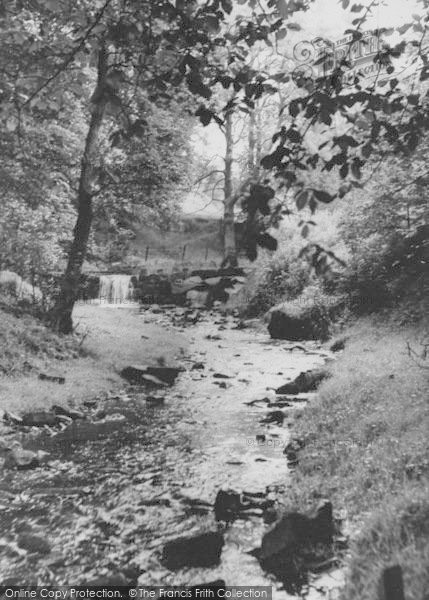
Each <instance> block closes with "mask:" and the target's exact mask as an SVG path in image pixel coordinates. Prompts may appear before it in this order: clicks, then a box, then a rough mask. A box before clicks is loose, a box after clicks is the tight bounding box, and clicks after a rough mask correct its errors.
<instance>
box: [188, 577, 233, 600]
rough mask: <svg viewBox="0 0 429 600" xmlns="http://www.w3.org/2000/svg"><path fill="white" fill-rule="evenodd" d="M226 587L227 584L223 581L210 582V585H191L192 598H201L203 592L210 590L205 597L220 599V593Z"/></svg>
mask: <svg viewBox="0 0 429 600" xmlns="http://www.w3.org/2000/svg"><path fill="white" fill-rule="evenodd" d="M225 587H226V583H225V581H224V580H223V579H215V580H214V581H210V582H209V583H198V584H197V585H191V586H190V588H189V589H190V590H191V594H192V595H191V598H196V597H198V596H200V592H201V590H208V593H207V595H206V596H205V597H207V598H218V597H220V596H218V591H219V590H223V589H225Z"/></svg>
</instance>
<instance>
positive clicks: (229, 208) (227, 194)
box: [222, 110, 237, 266]
mask: <svg viewBox="0 0 429 600" xmlns="http://www.w3.org/2000/svg"><path fill="white" fill-rule="evenodd" d="M225 139H226V152H225V171H224V176H225V181H224V213H223V215H224V216H223V251H224V259H223V263H222V265H224V266H227V265H228V266H236V265H237V248H236V243H235V229H234V205H235V202H236V197H235V196H234V194H233V191H232V165H233V162H234V157H233V146H234V140H233V137H232V111H231V110H230V111H228V112H227V114H226V116H225Z"/></svg>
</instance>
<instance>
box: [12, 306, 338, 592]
mask: <svg viewBox="0 0 429 600" xmlns="http://www.w3.org/2000/svg"><path fill="white" fill-rule="evenodd" d="M102 310H109V309H108V308H103V309H102ZM110 310H127V311H131V312H132V313H133V314H135V319H136V327H139V325H141V326H142V327H143V324H144V323H149V322H150V323H156V324H158V325H161V326H162V327H163V328H165V329H166V330H170V331H175V330H178V331H184V332H185V334H186V336H187V337H188V339H189V345H188V347H187V348H186V349H185V350H183V351H182V352H181V353H180V355H179V356H178V357H177V362H178V364H180V365H181V366H182V367H183V368H184V370H183V372H182V373H180V375H179V377H178V378H177V380H176V383H175V385H174V386H173V387H171V388H168V389H166V390H164V389H163V390H162V394H160V392H156V393H154V395H155V397H160V396H161V395H162V396H164V402H163V403H158V402H157V401H156V398H155V399H154V400H153V401H152V402H151V403H148V402H147V392H144V391H143V390H142V389H141V388H139V387H138V386H127V385H126V384H124V391H122V392H120V393H118V394H117V395H113V396H109V397H107V398H105V399H103V400H100V399H98V400H94V403H88V404H87V406H86V407H85V409H84V410H85V411H86V413H87V416H88V419H87V420H80V421H75V422H74V423H73V425H72V426H70V427H67V428H64V430H63V431H60V432H56V433H55V434H52V432H49V431H44V432H40V431H37V432H34V431H31V432H29V433H26V434H23V436H22V439H23V440H24V439H25V442H26V447H29V448H34V449H36V448H37V449H39V450H40V449H42V450H44V451H47V452H49V455H50V457H51V460H50V461H49V463H47V464H46V466H42V467H41V468H38V469H34V470H31V471H8V472H6V471H4V476H3V480H2V482H1V486H0V508H1V515H2V516H1V518H0V580H1V582H2V584H3V585H4V584H5V582H6V583H8V584H16V585H24V584H26V585H30V584H33V585H35V584H39V585H40V584H43V585H48V584H52V585H62V584H70V583H87V584H93V585H95V584H97V583H100V582H102V583H106V582H109V581H110V582H111V583H113V582H114V583H117V582H118V581H119V582H122V581H134V580H136V579H137V578H138V582H139V584H141V585H161V584H162V585H195V584H201V583H208V582H211V581H214V580H217V579H223V580H225V582H226V584H227V585H252V586H253V585H255V586H256V585H271V586H273V597H274V598H279V599H280V598H281V599H282V600H284V599H286V598H293V597H296V596H291V595H288V594H287V593H286V592H285V591H284V590H283V589H282V588H281V585H280V583H279V582H277V581H276V580H275V579H274V578H272V577H270V576H269V575H267V574H266V573H264V571H263V570H262V569H261V567H260V565H259V563H258V561H257V560H256V558H254V557H253V556H252V555H250V554H248V551H250V550H251V549H253V548H255V547H257V546H259V545H260V542H261V538H262V535H263V534H264V532H265V531H266V530H267V528H268V525H267V524H266V523H264V520H263V518H262V515H260V514H258V511H256V512H255V514H253V515H250V516H247V518H245V519H237V520H236V521H234V522H233V523H232V524H231V525H230V526H229V527H228V528H227V530H226V531H225V545H224V547H223V551H222V556H221V562H220V564H219V566H217V567H214V568H204V569H203V568H188V569H184V568H183V569H179V570H177V571H169V570H167V569H166V568H165V567H164V566H162V563H161V562H160V554H161V551H162V548H163V546H164V544H165V543H166V542H167V541H169V540H173V539H174V538H177V537H180V536H183V535H186V536H188V535H192V534H193V533H199V532H201V531H215V530H216V528H217V524H216V521H215V518H214V514H213V508H212V507H211V506H210V505H212V504H213V502H214V499H215V497H216V494H217V492H218V491H219V490H220V489H233V490H236V491H240V492H241V491H246V492H251V493H261V494H267V492H268V497H273V498H275V499H276V502H278V503H280V504H281V503H282V498H284V497H285V496H286V495H287V490H288V487H290V486H291V485H293V481H292V479H291V472H290V470H289V468H288V466H287V460H286V457H285V456H284V454H283V449H284V446H285V445H286V444H287V442H288V441H289V439H290V436H291V433H290V426H291V425H292V422H291V419H290V417H289V415H291V414H292V413H293V411H294V410H296V409H297V408H302V406H303V402H302V401H299V400H300V398H299V397H298V399H297V402H293V403H292V404H291V406H290V407H287V408H285V409H283V410H284V413H285V415H286V416H285V419H284V422H283V424H275V423H261V422H260V421H261V419H263V418H264V417H266V416H267V414H268V413H269V412H270V411H272V410H273V407H269V408H268V406H267V403H266V402H255V403H253V404H250V405H249V404H248V403H249V402H250V403H251V402H253V401H255V400H262V399H264V398H267V397H268V398H269V399H270V400H271V401H272V402H274V401H275V394H274V391H273V389H274V388H276V387H278V386H280V385H282V384H284V383H285V382H287V381H289V380H291V379H293V378H295V377H296V376H297V375H298V374H299V373H300V372H301V371H306V370H308V369H312V368H315V367H318V366H321V365H323V364H324V363H325V359H326V358H327V356H328V355H327V353H326V352H323V351H322V350H321V349H320V348H319V347H318V345H317V344H316V343H312V342H306V343H305V344H303V346H304V347H305V349H303V348H302V347H300V346H302V344H301V343H300V344H299V345H298V347H297V344H296V343H292V342H287V341H275V340H271V339H269V337H268V334H267V333H265V331H260V330H258V329H254V328H252V327H246V328H241V327H240V324H239V321H238V320H237V319H235V318H233V317H224V316H222V315H219V314H218V313H215V312H211V313H208V312H207V313H204V312H202V313H200V315H199V320H198V321H197V322H196V323H195V324H192V325H190V324H188V325H187V326H186V324H185V325H184V324H183V322H182V321H183V319H182V315H183V314H184V313H183V309H174V308H170V309H168V310H163V311H160V312H158V311H156V312H153V311H152V310H151V309H148V310H143V311H139V309H138V307H136V306H128V307H126V308H125V307H121V308H118V307H116V308H113V307H112V308H111V309H110ZM196 367H197V368H196ZM309 396H311V394H305V397H306V398H308V397H309ZM302 400H303V399H302ZM32 429H33V430H34V429H35V428H32ZM257 436H258V438H257ZM30 531H31V533H33V534H35V535H39V536H41V537H43V538H44V539H46V540H47V541H48V544H49V550H48V549H46V552H45V553H43V552H39V551H38V552H28V551H23V550H22V549H21V548H20V547H19V546H18V545H17V544H16V536H17V535H20V534H22V533H26V532H27V533H28V532H30ZM341 583H342V574H341V571H340V570H333V571H330V572H328V573H325V574H324V575H323V576H321V575H318V576H317V577H316V576H314V577H313V576H310V585H309V586H307V587H306V588H305V589H303V590H302V592H301V596H299V597H305V598H308V599H309V600H319V599H320V600H321V599H323V598H324V599H326V598H329V599H331V598H334V597H335V589H336V588H338V587H339V586H340V585H341Z"/></svg>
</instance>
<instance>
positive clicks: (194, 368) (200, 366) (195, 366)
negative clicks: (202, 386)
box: [191, 362, 205, 371]
mask: <svg viewBox="0 0 429 600" xmlns="http://www.w3.org/2000/svg"><path fill="white" fill-rule="evenodd" d="M204 368H205V365H204V363H202V362H196V363H194V364H193V365H192V367H191V371H197V370H200V369H204Z"/></svg>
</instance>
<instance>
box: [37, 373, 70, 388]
mask: <svg viewBox="0 0 429 600" xmlns="http://www.w3.org/2000/svg"><path fill="white" fill-rule="evenodd" d="M39 379H41V380H42V381H52V382H53V383H59V384H60V385H64V384H65V382H66V378H65V377H59V376H57V375H47V374H46V373H39Z"/></svg>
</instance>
